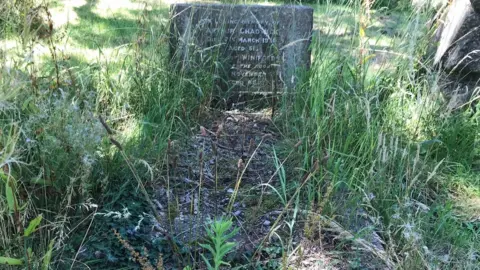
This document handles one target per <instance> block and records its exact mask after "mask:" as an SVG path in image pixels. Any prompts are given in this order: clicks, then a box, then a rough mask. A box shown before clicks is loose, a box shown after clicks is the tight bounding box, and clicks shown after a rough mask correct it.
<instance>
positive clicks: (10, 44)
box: [0, 40, 18, 51]
mask: <svg viewBox="0 0 480 270" xmlns="http://www.w3.org/2000/svg"><path fill="white" fill-rule="evenodd" d="M17 45H18V42H17V41H16V40H0V49H2V50H3V51H9V50H11V49H14V48H16V47H17Z"/></svg>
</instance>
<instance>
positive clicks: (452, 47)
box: [434, 0, 480, 109]
mask: <svg viewBox="0 0 480 270" xmlns="http://www.w3.org/2000/svg"><path fill="white" fill-rule="evenodd" d="M479 8H480V0H455V1H453V3H452V4H451V6H450V7H449V10H448V12H447V13H446V16H445V19H444V20H442V21H443V24H442V25H441V27H440V28H439V29H438V33H437V36H439V37H440V39H439V42H438V47H437V51H436V55H435V59H434V63H435V64H436V65H439V66H440V67H441V71H442V73H441V74H442V76H441V81H440V83H439V85H441V86H442V90H443V92H444V93H445V94H446V97H447V98H448V99H449V103H448V107H449V108H450V109H455V108H458V107H461V106H463V105H464V104H466V103H467V102H468V101H469V100H470V99H472V98H475V97H476V96H478V95H480V88H479V87H478V86H479V85H480V80H479V79H480V13H479V12H477V11H478V10H479Z"/></svg>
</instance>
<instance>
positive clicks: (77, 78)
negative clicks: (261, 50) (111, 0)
mask: <svg viewBox="0 0 480 270" xmlns="http://www.w3.org/2000/svg"><path fill="white" fill-rule="evenodd" d="M127 2H128V3H127V4H126V6H125V7H121V8H116V9H109V8H108V7H105V6H104V5H103V6H102V3H103V4H105V3H104V1H97V0H87V1H85V3H80V4H78V6H67V5H66V4H64V3H61V2H58V3H57V2H48V1H47V2H35V1H33V0H32V1H8V0H7V1H6V2H2V3H0V31H1V32H0V38H1V39H2V40H1V43H0V44H1V48H0V59H1V60H0V114H1V121H0V178H1V179H2V181H1V185H0V217H1V218H0V228H1V230H0V239H1V241H0V264H1V267H6V268H7V269H8V268H9V269H40V268H41V269H57V268H58V269H68V268H70V269H89V268H90V269H99V268H105V269H135V268H138V269H155V268H157V269H162V268H165V269H170V268H176V269H201V268H202V267H205V266H209V267H210V268H212V269H220V265H225V264H226V263H229V264H230V265H231V266H230V267H232V268H233V267H237V268H238V269H251V268H254V269H278V268H281V269H289V268H291V269H300V268H301V267H306V266H305V265H304V262H305V261H312V260H314V261H315V262H316V263H318V262H320V261H322V260H323V261H325V262H327V261H333V259H335V260H337V261H338V263H337V265H338V267H340V268H347V267H348V268H358V269H364V268H375V267H379V268H381V267H389V268H401V269H424V268H425V269H430V268H440V269H444V268H445V269H476V268H479V267H480V238H479V237H480V219H479V215H480V206H479V205H480V174H479V170H480V141H479V139H480V127H479V120H480V105H479V103H478V101H477V102H471V103H468V104H466V105H465V106H463V107H461V108H459V109H455V110H451V109H449V108H448V107H447V106H446V103H447V101H446V100H445V99H444V98H443V96H442V94H441V87H442V85H441V84H440V80H439V76H438V74H437V71H436V70H435V69H433V68H432V65H431V63H430V59H429V58H428V57H426V56H425V55H426V51H427V47H428V46H429V44H430V36H431V35H432V31H433V29H429V28H427V27H426V24H425V22H426V20H427V18H430V17H431V14H432V12H434V11H433V10H431V9H430V8H428V7H426V6H424V7H422V8H411V7H410V6H409V5H406V4H405V5H404V4H402V5H404V6H402V7H401V11H399V9H396V10H393V11H392V9H391V8H392V6H390V5H389V4H385V3H386V2H385V1H383V2H381V1H377V3H376V4H377V5H378V6H375V5H374V2H375V1H373V2H369V1H351V2H348V3H339V4H333V3H330V2H328V3H320V4H317V5H315V6H314V8H315V12H316V13H315V16H316V21H315V27H314V28H315V34H314V37H313V44H312V56H313V62H312V66H311V69H310V70H309V71H308V73H307V74H305V77H306V80H305V82H304V83H303V84H302V85H300V86H298V88H297V89H295V92H293V93H292V92H291V93H289V94H288V95H287V94H286V95H284V96H283V97H282V98H281V100H280V102H279V104H278V108H277V110H276V113H275V115H274V118H273V121H274V123H275V125H276V126H277V127H278V129H279V136H280V137H281V140H280V142H279V143H278V144H277V145H276V146H274V149H273V150H272V152H271V156H272V158H273V160H274V162H273V163H274V164H272V166H273V167H274V168H275V171H274V172H272V174H273V175H272V177H271V179H273V180H272V181H271V182H270V181H269V182H268V183H262V184H259V185H257V186H249V187H246V186H243V184H242V182H241V178H242V176H243V174H244V173H245V171H246V170H247V169H248V166H249V160H248V159H246V160H245V161H242V160H238V163H237V160H233V161H232V162H233V163H234V164H235V166H238V173H237V175H234V176H232V177H233V178H235V181H236V183H237V185H236V186H235V190H234V191H233V196H232V201H230V202H229V207H228V208H229V209H231V208H232V205H233V204H234V203H235V202H237V201H236V199H238V198H239V197H241V196H242V194H249V192H251V191H252V190H253V191H258V192H259V193H260V194H261V196H258V197H257V196H256V195H255V196H253V197H254V198H253V199H251V200H252V201H253V202H252V205H253V206H252V210H251V211H250V212H249V213H248V214H249V215H250V216H249V219H251V220H256V219H257V218H258V216H257V215H259V214H257V212H258V213H260V214H261V213H262V211H263V210H265V209H267V210H268V211H275V212H277V214H276V216H275V217H276V218H275V220H273V221H272V224H270V225H269V226H270V227H269V229H268V233H267V234H266V235H265V236H264V237H262V239H258V241H256V242H255V246H254V247H253V248H252V250H250V251H248V252H245V253H244V254H240V256H229V255H231V254H228V252H229V251H230V250H233V252H235V248H234V247H235V245H234V244H232V243H229V242H228V241H233V240H230V239H231V238H232V237H233V236H234V235H235V233H236V232H237V231H238V232H239V233H241V232H242V231H247V229H248V228H234V227H236V225H235V224H238V223H233V222H232V221H228V220H230V219H227V217H224V219H223V220H219V221H214V222H213V223H212V224H211V225H210V226H207V224H205V226H206V229H207V232H208V233H207V235H208V236H210V239H200V240H197V241H194V242H192V243H189V244H188V245H186V244H184V243H183V242H181V241H179V239H177V238H176V237H177V236H176V235H174V234H173V233H172V231H169V230H166V231H164V230H163V229H162V228H156V227H155V226H156V220H158V219H160V218H162V217H159V214H158V213H156V212H155V209H156V205H155V201H153V200H152V199H151V197H153V195H152V194H153V193H154V190H155V189H157V188H158V187H162V188H164V189H166V190H167V192H166V193H165V194H167V195H166V196H172V195H169V194H172V192H174V191H175V189H174V188H172V186H173V185H174V184H175V186H176V188H178V186H179V185H180V184H178V183H174V181H175V180H173V179H174V177H173V176H174V175H173V173H171V172H170V171H169V170H170V169H171V168H174V167H175V166H176V165H175V164H176V159H177V158H178V155H176V154H175V153H176V152H177V151H179V150H178V148H179V147H180V146H179V143H178V142H179V141H180V140H182V139H185V138H188V137H190V136H192V135H193V134H196V133H198V132H197V130H199V128H198V125H199V124H200V125H201V124H203V122H204V121H206V119H209V117H210V116H211V115H213V114H214V109H212V108H210V106H209V105H210V102H211V101H212V100H213V97H212V88H213V85H212V80H213V79H212V76H213V75H212V74H210V70H209V69H208V68H207V67H206V68H205V69H204V70H198V71H196V72H194V74H181V73H179V72H177V71H176V70H174V69H170V68H169V64H170V63H169V51H168V49H169V44H168V38H169V32H168V30H169V25H168V24H169V22H168V7H166V6H164V5H160V4H158V3H150V2H146V3H131V2H130V1H127ZM400 2H402V3H403V2H404V1H399V2H396V3H397V4H398V3H400ZM376 7H383V8H382V9H381V10H376V9H375V8H376ZM407 7H408V8H407ZM68 10H70V11H72V13H71V14H70V13H68V14H69V16H72V17H71V18H70V21H69V20H64V18H65V17H66V14H67V12H66V11H68ZM61 18H63V20H62V19H61ZM100 119H105V120H102V121H100ZM200 130H201V133H202V134H201V135H202V136H206V135H207V132H209V131H206V130H205V128H203V127H202V128H201V129H200ZM219 130H220V131H218V130H217V132H216V134H215V136H221V129H220V128H219ZM214 149H216V148H214ZM252 149H253V150H254V149H255V148H254V147H253V144H252ZM199 151H200V150H199ZM215 151H216V150H215ZM248 152H249V153H251V152H253V153H254V151H250V150H249V151H248ZM216 155H217V154H216V153H215V161H214V162H215V168H216V169H215V171H217V170H218V171H222V168H221V166H222V165H223V166H226V165H225V164H221V163H218V164H217V157H216ZM194 156H195V157H198V159H199V161H198V160H197V161H196V162H198V163H197V164H192V167H200V183H199V187H198V189H197V188H195V189H192V190H193V193H195V192H198V193H200V190H201V188H202V184H204V183H203V182H202V179H204V176H203V174H202V173H203V170H202V169H201V168H202V166H203V165H202V164H203V163H204V160H203V158H204V156H203V152H202V151H200V154H198V153H194ZM217 166H218V168H217ZM192 167H189V168H188V170H189V172H190V171H193V170H194V169H196V170H198V169H199V168H192ZM192 174H193V173H192ZM215 176H217V174H216V172H215ZM217 180H218V179H216V178H215V192H217V185H221V183H220V184H219V183H217V182H218V181H217ZM144 189H145V190H146V191H147V193H149V194H146V193H145V192H143V190H144ZM172 197H173V196H172ZM198 197H200V195H198ZM245 197H246V195H245ZM168 202H169V204H168V205H164V206H163V207H164V208H166V209H167V216H168V217H167V219H168V220H169V221H170V224H171V226H173V225H174V224H175V223H174V222H172V220H174V219H175V218H176V217H178V216H179V215H180V213H179V210H178V207H179V206H178V205H179V204H180V203H179V202H178V200H177V201H175V200H173V199H171V198H170V197H169V200H168ZM199 205H200V204H199ZM193 208H194V203H193V202H192V209H193ZM199 211H202V210H201V209H200V210H199ZM230 212H231V211H230ZM224 214H225V215H226V216H229V217H228V218H230V217H231V216H232V215H231V213H229V212H228V213H224ZM233 216H235V215H233ZM235 218H236V219H238V217H236V216H235ZM234 220H235V219H234ZM246 224H248V226H258V224H257V225H256V223H255V222H253V221H252V222H249V223H246ZM245 226H247V225H245ZM152 228H154V229H157V230H159V236H158V237H157V238H155V241H152V236H151V231H152ZM250 229H251V228H250ZM312 247H318V249H319V250H321V251H322V252H323V253H322V254H323V255H319V253H315V252H313V251H312V250H314V249H312ZM208 253H210V254H209V255H207V254H208ZM325 254H326V255H328V256H330V260H329V259H325V258H324V257H322V256H326V255H325ZM332 258H333V259H332ZM8 264H10V266H7V265H8ZM332 264H335V263H334V262H333V263H332ZM332 264H331V265H332Z"/></svg>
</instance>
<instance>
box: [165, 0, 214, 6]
mask: <svg viewBox="0 0 480 270" xmlns="http://www.w3.org/2000/svg"><path fill="white" fill-rule="evenodd" d="M161 2H162V3H164V4H166V5H171V4H184V3H198V2H202V3H212V4H220V3H221V2H220V1H213V0H211V1H203V0H188V1H185V0H161Z"/></svg>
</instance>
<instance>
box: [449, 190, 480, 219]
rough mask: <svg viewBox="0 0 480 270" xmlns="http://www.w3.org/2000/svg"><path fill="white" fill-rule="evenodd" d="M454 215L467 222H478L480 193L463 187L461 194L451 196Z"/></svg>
mask: <svg viewBox="0 0 480 270" xmlns="http://www.w3.org/2000/svg"><path fill="white" fill-rule="evenodd" d="M452 199H453V201H454V203H455V212H456V214H457V215H458V216H459V217H461V218H462V219H464V220H465V221H468V222H479V221H480V192H479V191H478V190H476V191H475V190H472V189H470V188H466V187H464V188H463V190H462V191H461V192H459V193H458V194H456V195H452Z"/></svg>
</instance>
